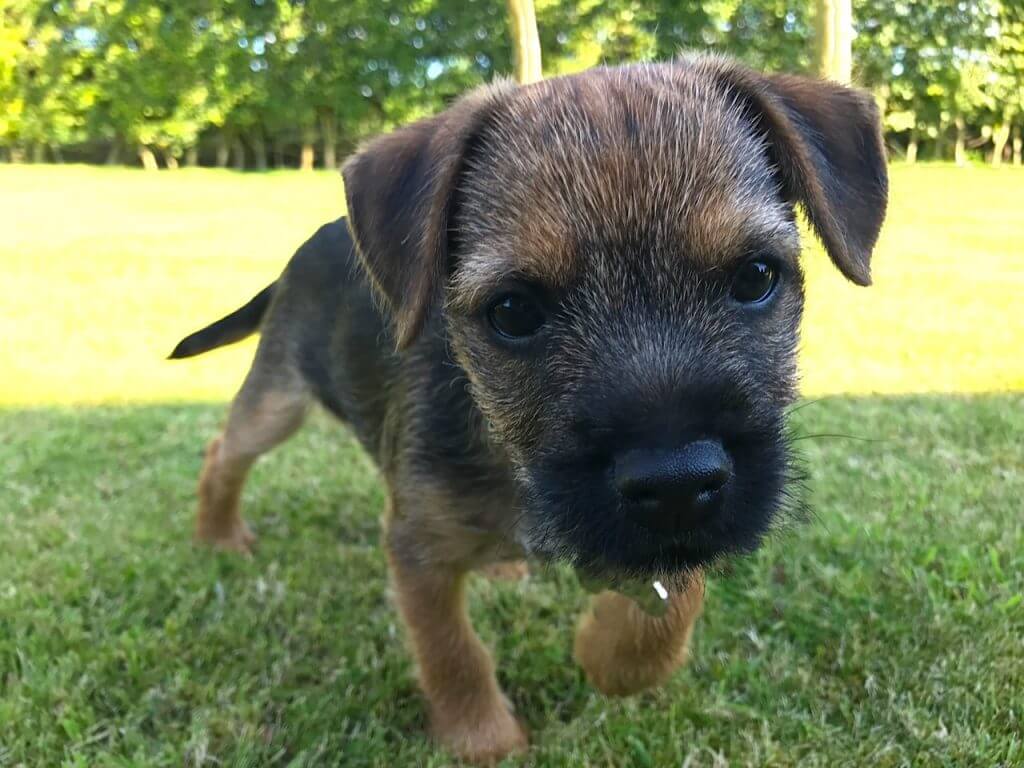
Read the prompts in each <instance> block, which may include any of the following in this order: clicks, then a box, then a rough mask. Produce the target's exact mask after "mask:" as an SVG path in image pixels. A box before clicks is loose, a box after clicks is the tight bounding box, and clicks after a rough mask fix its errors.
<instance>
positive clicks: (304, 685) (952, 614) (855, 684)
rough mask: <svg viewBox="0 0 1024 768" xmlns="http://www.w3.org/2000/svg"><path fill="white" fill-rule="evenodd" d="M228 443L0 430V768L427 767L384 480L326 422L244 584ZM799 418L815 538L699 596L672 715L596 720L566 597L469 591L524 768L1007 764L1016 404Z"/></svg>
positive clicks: (757, 559) (1020, 475) (12, 417)
mask: <svg viewBox="0 0 1024 768" xmlns="http://www.w3.org/2000/svg"><path fill="white" fill-rule="evenodd" d="M223 414H224V407H223V406H222V405H219V404H218V405H192V404H188V405H157V406H145V407H143V406H139V407H94V408H80V409H75V408H52V409H50V408H42V409H33V410H0V525H2V528H3V538H4V544H5V546H4V547H2V548H0V681H2V682H0V691H2V695H0V722H3V723H10V724H14V725H13V730H11V731H9V732H8V733H6V734H4V736H3V737H2V738H0V762H2V761H3V759H4V758H6V759H10V760H13V762H14V763H18V762H19V761H21V762H26V763H29V764H51V763H53V764H55V763H59V762H61V761H67V760H71V759H74V760H80V761H84V762H85V763H95V762H98V761H99V762H102V761H103V760H105V759H107V758H111V759H112V758H114V757H118V758H120V759H130V760H133V761H136V762H141V763H145V764H161V763H168V762H176V763H178V764H181V762H182V761H183V760H184V761H185V762H188V763H190V764H196V763H201V762H202V760H203V759H205V758H204V757H203V756H207V757H209V756H213V757H216V758H217V759H219V760H221V761H223V762H226V763H228V764H241V763H244V762H256V763H258V764H285V763H288V762H289V761H295V762H296V764H317V763H323V762H334V763H337V762H338V761H339V760H342V761H343V762H345V764H352V765H356V764H367V765H372V764H381V765H384V764H387V765H403V764H429V763H430V762H431V761H435V762H437V764H443V763H444V758H443V756H439V755H438V754H437V753H435V752H433V751H432V749H431V747H430V746H429V744H428V743H427V741H426V740H425V739H423V738H422V734H423V727H424V719H423V702H422V699H421V697H420V695H419V694H418V692H417V689H416V686H415V682H414V676H413V670H412V669H411V666H410V662H409V659H408V656H407V654H406V652H405V650H404V647H403V641H402V633H401V628H400V626H399V624H398V621H397V618H396V616H395V614H394V612H393V609H392V607H391V605H390V600H389V596H388V587H387V578H386V572H385V563H384V558H383V556H382V554H381V551H380V548H379V546H378V541H379V537H380V525H379V520H378V516H379V511H380V509H381V508H382V504H383V497H382V493H381V490H380V487H379V482H378V479H377V477H376V473H375V471H374V470H373V468H372V465H371V464H370V462H369V461H368V459H367V458H366V457H365V456H364V455H363V454H362V453H361V451H360V450H359V449H358V447H357V446H356V444H355V442H354V441H353V440H352V438H351V437H350V436H349V435H348V434H347V433H346V432H345V431H343V430H339V429H338V428H337V427H336V425H335V424H333V423H331V422H330V421H329V420H328V419H327V418H326V417H317V418H314V419H312V420H311V423H310V425H309V426H308V427H307V428H306V429H304V430H303V431H302V432H301V433H300V434H299V435H298V436H297V437H296V438H295V439H293V440H292V441H291V442H290V443H288V444H286V445H285V446H283V447H282V448H280V449H278V450H277V451H276V452H274V453H272V454H271V455H269V456H268V457H267V458H266V459H265V460H264V461H262V462H261V463H260V465H258V467H257V468H256V470H255V471H254V473H253V477H252V480H251V482H250V484H249V486H248V487H247V490H246V514H247V517H248V518H249V519H250V521H251V522H252V523H253V525H254V527H255V528H256V530H257V531H258V532H259V534H260V536H261V539H260V547H259V550H258V552H257V555H256V557H255V558H254V559H252V560H248V561H247V560H243V559H239V558H235V557H231V556H226V555H215V554H212V553H209V552H206V551H203V550H199V549H196V548H194V547H192V546H191V544H190V543H189V537H190V532H191V524H192V514H193V505H194V485H195V479H196V476H197V474H198V471H199V466H200V463H201V459H202V448H203V445H204V443H205V442H206V440H208V439H209V437H211V436H212V435H213V434H214V433H215V432H216V430H217V427H218V425H219V422H220V420H221V419H222V417H223ZM793 418H794V422H795V428H796V431H797V432H798V433H800V434H804V435H819V437H815V438H808V439H806V440H802V441H801V442H800V446H801V451H802V452H803V454H804V456H805V459H806V462H807V467H808V472H809V481H808V486H809V499H808V501H809V503H810V505H811V507H812V509H813V510H814V512H815V516H814V518H813V520H812V521H811V522H810V524H808V525H806V526H801V527H798V528H796V529H794V530H791V531H788V532H787V533H786V534H785V535H783V536H779V537H776V538H775V539H773V540H772V541H770V542H769V543H768V544H767V546H766V547H765V548H764V549H762V550H761V551H760V552H759V553H757V554H756V555H754V556H751V557H748V558H744V559H742V560H738V561H736V562H735V563H732V564H730V566H729V567H728V568H727V569H726V570H725V572H724V573H722V574H720V575H718V576H716V577H715V578H713V579H712V581H711V583H710V585H709V589H708V601H707V609H706V613H705V616H704V618H703V619H702V621H701V623H700V625H699V629H698V632H697V635H696V637H695V641H694V660H693V662H692V664H691V665H690V667H689V669H688V671H686V672H684V673H681V674H680V675H678V676H677V677H676V678H675V680H674V681H673V682H672V683H671V684H670V685H669V686H668V687H667V688H665V689H663V690H662V691H659V692H656V693H652V694H649V695H647V696H643V697H640V698H639V699H636V700H633V701H631V702H608V701H606V700H604V699H601V698H600V697H598V696H597V695H596V694H594V692H593V691H591V690H590V689H589V688H588V687H587V686H586V685H585V684H584V682H583V679H582V675H581V674H580V672H579V671H578V670H577V668H576V667H575V665H574V664H573V663H572V659H571V638H572V629H573V625H574V622H575V619H576V616H577V614H578V613H579V611H580V610H581V609H582V607H583V606H584V605H585V601H586V598H585V595H583V594H582V593H581V592H580V590H579V589H578V587H577V586H576V585H575V582H574V580H573V578H572V577H571V575H570V574H568V573H566V572H564V571H559V570H556V571H555V572H554V573H553V574H549V575H547V576H545V577H544V578H535V579H532V580H530V581H529V582H527V583H523V584H512V585H509V584H492V583H490V582H485V581H483V580H475V581H474V583H473V587H472V596H473V607H472V612H473V617H474V621H475V623H476V625H477V627H478V629H479V631H480V632H481V634H482V635H483V637H484V638H485V640H486V641H487V642H488V644H489V645H491V646H492V647H493V648H495V651H496V656H497V658H498V659H499V662H500V663H499V675H500V677H501V679H502V682H503V685H504V686H505V688H506V690H507V691H508V693H509V695H510V697H511V698H512V699H513V701H515V703H516V705H517V708H518V709H519V711H520V712H521V713H522V714H523V715H524V717H525V718H526V720H527V721H528V723H529V725H530V726H531V729H532V730H533V731H534V741H535V743H536V747H535V749H534V753H533V756H532V757H531V758H530V759H531V760H533V761H534V762H536V763H539V764H563V763H564V761H565V760H568V759H569V758H570V756H571V757H572V759H574V760H577V759H578V760H584V761H585V760H588V759H590V760H594V761H606V759H607V758H606V757H605V758H602V755H605V756H606V755H607V754H618V753H619V752H621V751H624V752H628V753H635V752H636V750H637V749H639V748H640V747H638V746H637V744H636V743H634V742H635V741H636V739H637V738H638V736H637V734H640V735H641V736H643V738H644V739H646V741H644V743H643V744H642V745H641V746H642V747H643V750H645V754H647V755H648V756H649V757H650V758H651V760H652V761H653V764H666V763H667V762H668V761H675V762H676V763H677V764H678V762H679V761H681V760H682V759H684V758H685V757H686V755H687V754H690V752H688V751H687V750H690V749H691V748H694V747H693V745H697V747H699V748H701V749H704V748H706V749H709V750H714V751H716V752H719V753H721V754H723V755H725V756H726V757H728V756H730V755H732V756H734V757H736V756H743V755H749V754H751V752H750V751H749V750H750V749H751V746H750V739H755V740H756V739H758V738H761V737H760V736H757V734H758V733H761V731H764V729H766V728H767V729H768V730H767V731H766V733H767V734H768V735H767V736H765V737H764V738H765V739H768V741H766V742H765V744H766V745H767V744H769V742H770V743H776V742H779V741H781V742H782V743H790V744H800V745H803V746H801V747H800V748H799V749H796V750H795V751H790V752H786V754H787V755H789V756H791V757H793V758H794V759H795V758H796V757H797V756H798V755H799V754H800V753H801V750H815V749H816V750H819V751H822V752H823V753H827V752H828V751H829V750H832V749H840V750H842V751H841V752H839V754H842V755H845V756H846V757H847V758H849V756H850V755H853V754H857V753H858V752H857V750H861V752H860V753H861V754H865V755H866V754H867V753H865V752H863V750H864V749H865V746H864V745H865V744H868V745H870V742H871V740H872V739H882V738H887V739H889V740H890V741H892V740H893V739H895V740H896V741H895V743H897V744H899V745H903V746H900V747H898V748H903V747H906V748H907V749H910V747H909V746H907V745H911V746H913V745H916V747H915V749H917V751H915V752H908V753H907V754H915V755H918V756H920V755H921V754H927V752H921V750H922V749H925V750H926V749H927V748H928V744H927V743H926V742H927V735H928V734H930V733H932V731H933V730H934V723H935V722H936V721H937V719H938V718H943V723H944V727H946V728H947V734H948V735H947V738H946V740H945V742H944V745H945V747H946V748H947V749H948V750H949V751H948V752H947V753H944V754H957V751H956V750H957V749H958V748H960V746H962V748H963V749H964V750H967V749H968V747H969V746H970V744H971V743H972V742H971V741H970V738H969V734H970V733H971V729H972V728H973V729H974V730H975V731H976V732H983V733H984V734H987V738H989V741H988V742H985V743H986V744H987V743H991V744H993V745H995V747H993V749H996V747H998V748H999V749H1002V748H1003V747H1004V746H1005V745H1007V744H1010V741H1008V739H1009V738H1010V736H1009V734H1012V733H1013V729H1014V728H1015V725H1014V723H1013V722H1012V711H1013V709H1012V708H1010V709H1009V710H1007V708H1006V707H1005V706H1002V705H1001V704H1000V696H1002V695H1004V694H1005V692H1006V691H1007V690H1010V691H1013V690H1016V691H1018V692H1019V691H1020V690H1024V672H1022V671H1021V665H1020V664H1019V663H1017V664H1016V665H1015V666H1014V665H1013V664H1012V660H1013V658H1014V654H1016V655H1017V656H1016V657H1017V660H1018V662H1019V636H1020V635H1021V633H1024V605H1022V604H1021V600H1022V597H1021V596H1022V593H1024V532H1022V528H1021V525H1020V520H1021V518H1020V514H1021V501H1020V500H1021V498H1024V441H1022V439H1021V436H1022V435H1024V395H1021V394H1000V395H979V396H971V397H960V396H953V395H950V396H937V395H929V396H914V397H830V398H825V399H823V400H820V401H816V402H813V403H809V404H807V405H806V407H802V408H799V409H798V410H796V412H795V413H794V416H793ZM841 435H845V436H847V437H839V436H841ZM1015 638H1017V639H1015ZM952 658H957V659H960V660H961V662H960V663H959V665H958V666H955V667H954V666H948V667H947V666H946V660H948V659H952ZM938 667H941V669H942V670H943V671H942V674H941V675H940V676H939V677H938V678H936V675H935V670H936V668H938ZM1008 686H1009V688H1008ZM1014 686H1016V687H1014ZM953 722H956V723H957V724H956V725H953ZM929 728H931V730H928V729H929ZM949 728H953V731H949ZM915 729H916V730H915ZM744 732H746V733H747V734H748V735H747V736H742V735H741V734H742V733H744ZM644 734H646V735H644ZM751 734H753V735H751ZM769 737H770V738H769ZM961 738H962V744H961V741H958V739H961ZM973 743H974V744H975V746H976V745H977V744H978V743H980V742H978V741H977V739H976V737H975V741H974V742H973ZM763 746H764V745H763ZM764 749H768V746H764ZM1007 749H1009V747H1007ZM5 750H6V751H5ZM759 754H760V753H759ZM764 754H770V753H769V752H764ZM808 754H809V752H808ZM964 754H967V753H966V752H965V753H964ZM970 754H978V753H977V751H975V752H971V753H970ZM984 754H986V755H988V754H992V755H996V754H998V755H1003V756H1004V755H1005V754H1009V753H1004V752H999V751H998V749H996V751H993V752H985V753H984ZM1001 759H1002V758H1001ZM438 761H440V762H438ZM782 762H785V761H782Z"/></svg>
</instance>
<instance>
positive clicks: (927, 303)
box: [0, 165, 1024, 405]
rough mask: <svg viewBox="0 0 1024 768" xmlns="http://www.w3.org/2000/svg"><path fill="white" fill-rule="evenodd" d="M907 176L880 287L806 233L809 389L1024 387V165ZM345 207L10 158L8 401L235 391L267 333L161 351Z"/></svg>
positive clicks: (2, 388)
mask: <svg viewBox="0 0 1024 768" xmlns="http://www.w3.org/2000/svg"><path fill="white" fill-rule="evenodd" d="M892 175H893V183H892V186H893V189H892V207H891V210H890V214H889V220H888V222H887V224H886V227H885V230H884V234H883V237H882V241H881V244H880V247H879V250H878V252H877V254H876V259H875V264H876V267H875V285H874V286H873V287H872V288H870V289H860V288H855V287H853V286H850V285H847V284H846V283H844V282H843V280H842V278H841V277H839V275H838V273H837V272H835V271H834V270H833V269H832V268H831V267H830V266H829V264H828V262H827V259H826V258H825V257H824V256H823V255H822V253H821V252H820V250H819V249H818V248H817V246H816V245H813V246H812V247H809V248H808V252H807V258H806V260H805V263H806V266H807V269H808V272H809V278H810V280H809V286H808V301H809V306H808V314H807V317H806V320H805V323H804V337H803V338H804V354H803V369H804V379H805V386H804V389H805V392H807V393H808V394H812V395H819V394H824V393H844V392H845V393H869V392H887V393H904V392H933V391H942V392H950V391H962V392H974V391H989V390H1005V389H1019V388H1024V355H1020V354H1015V353H1014V350H1019V349H1020V348H1021V347H1022V346H1024V312H1022V311H1020V309H1019V306H1017V300H1018V298H1019V297H1020V296H1021V295H1022V294H1024V215H1022V214H1021V209H1020V205H1021V200H1022V199H1024V172H1022V171H1021V170H1019V169H1013V168H1007V169H1002V170H999V171H994V170H991V169H988V168H966V169H959V168H954V167H951V166H944V165H931V166H918V167H908V166H899V165H897V166H895V167H894V168H893V173H892ZM343 211H344V195H343V191H342V186H341V180H340V178H339V177H338V176H337V175H336V174H332V173H315V174H300V173H297V172H282V173H273V174H265V175H258V174H248V175H242V174H236V173H231V172H226V171H224V172H221V171H210V170H197V171H181V172H177V173H160V174H147V173H145V172H142V171H133V170H123V169H102V168H100V169H97V168H86V167H54V166H51V167H30V166H21V167H18V166H0V274H2V276H3V279H2V280H0V308H2V311H0V371H2V372H3V374H4V375H3V376H2V377H0V405H4V404H6V405H28V404H37V405H38V404H55V403H130V402H156V401H163V402H166V401H195V400H224V399H226V398H228V397H229V396H230V395H231V394H232V393H233V392H234V391H235V389H236V388H237V386H238V384H239V381H240V378H241V376H242V375H243V374H244V372H245V370H246V368H247V366H248V363H249V360H250V358H251V355H252V342H251V341H250V342H248V343H245V344H242V345H239V346H237V347H235V348H232V349H227V350H223V351H220V352H217V353H215V354H212V355H209V356H204V357H201V358H198V359H196V360H190V361H184V362H175V363H170V362H165V361H164V360H163V358H164V356H165V355H166V354H167V353H168V351H169V350H170V349H171V348H172V347H173V345H174V343H175V342H176V341H177V340H178V339H179V338H180V337H181V336H183V335H184V334H185V333H187V332H189V331H191V330H194V329H195V328H197V327H199V326H201V325H204V324H205V323H207V322H208V321H210V320H213V319H216V318H217V317H219V316H220V315H222V314H223V313H225V312H227V311H230V310H232V309H234V308H235V307H237V306H238V305H240V304H241V303H242V302H244V301H245V300H247V299H248V298H249V297H250V296H251V295H252V294H253V293H255V292H256V291H258V290H259V289H260V288H262V287H263V286H264V285H266V284H267V283H268V282H270V281H271V280H273V279H274V278H275V277H276V276H277V274H278V273H279V272H280V270H281V268H282V267H283V266H284V264H285V263H286V262H287V260H288V258H289V256H290V255H291V253H292V252H293V251H294V249H295V248H296V247H297V246H298V245H299V244H300V243H301V242H302V241H303V240H304V239H305V238H306V237H308V236H309V234H311V233H312V232H313V231H314V229H315V228H316V227H317V226H319V225H320V224H322V223H324V222H325V221H328V220H330V219H332V218H335V217H336V216H338V215H340V214H341V213H342V212H343ZM811 243H812V241H811V240H810V239H808V244H809V245H811Z"/></svg>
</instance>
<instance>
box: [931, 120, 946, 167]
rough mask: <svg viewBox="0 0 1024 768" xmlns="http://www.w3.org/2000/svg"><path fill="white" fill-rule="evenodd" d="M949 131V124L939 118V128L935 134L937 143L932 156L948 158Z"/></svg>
mask: <svg viewBox="0 0 1024 768" xmlns="http://www.w3.org/2000/svg"><path fill="white" fill-rule="evenodd" d="M948 133H949V126H948V125H947V124H946V123H944V122H942V120H939V130H938V132H937V133H936V134H935V145H934V147H933V148H932V158H933V159H935V160H945V159H946V144H948V143H949V141H948V136H947V134H948Z"/></svg>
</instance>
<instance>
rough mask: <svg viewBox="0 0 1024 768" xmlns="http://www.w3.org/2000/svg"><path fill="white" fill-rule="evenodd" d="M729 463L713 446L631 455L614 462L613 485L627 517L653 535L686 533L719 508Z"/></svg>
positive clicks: (721, 450) (699, 442) (705, 442)
mask: <svg viewBox="0 0 1024 768" xmlns="http://www.w3.org/2000/svg"><path fill="white" fill-rule="evenodd" d="M731 478H732V461H731V460H730V459H729V454H727V453H726V452H725V449H724V448H723V447H722V444H721V443H719V442H718V441H716V440H697V441H696V442H693V443H689V444H688V445H685V446H683V447H682V448H678V449H674V450H643V449H634V450H631V451H627V452H626V453H624V454H622V455H621V456H619V457H618V458H617V459H616V461H615V483H616V485H617V486H618V488H619V492H620V493H621V494H622V497H623V498H624V499H625V500H626V502H627V509H628V511H629V515H630V517H631V518H632V519H633V520H634V521H635V522H637V523H638V524H640V525H642V526H644V527H645V528H650V529H651V530H655V531H659V532H666V533H668V532H675V531H680V530H686V529H687V528H692V527H693V526H695V525H697V524H698V523H700V522H701V521H702V520H703V519H705V518H706V517H707V516H708V515H709V514H711V513H712V512H713V511H714V510H715V509H716V508H717V507H718V505H719V503H720V501H721V496H722V489H723V488H725V486H726V484H727V483H728V482H729V480H730V479H731Z"/></svg>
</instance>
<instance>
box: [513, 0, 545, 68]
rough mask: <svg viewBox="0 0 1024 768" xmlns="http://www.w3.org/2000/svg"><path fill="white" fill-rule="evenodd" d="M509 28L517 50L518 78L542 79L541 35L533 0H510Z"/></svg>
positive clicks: (514, 47)
mask: <svg viewBox="0 0 1024 768" xmlns="http://www.w3.org/2000/svg"><path fill="white" fill-rule="evenodd" d="M508 13H509V21H510V24H509V29H510V31H511V33H512V47H513V49H514V50H515V62H516V80H517V81H519V82H520V83H524V84H525V83H535V82H537V81H538V80H540V79H541V76H542V75H541V66H540V35H539V34H538V33H537V15H536V12H535V11H534V9H533V0H508Z"/></svg>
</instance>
